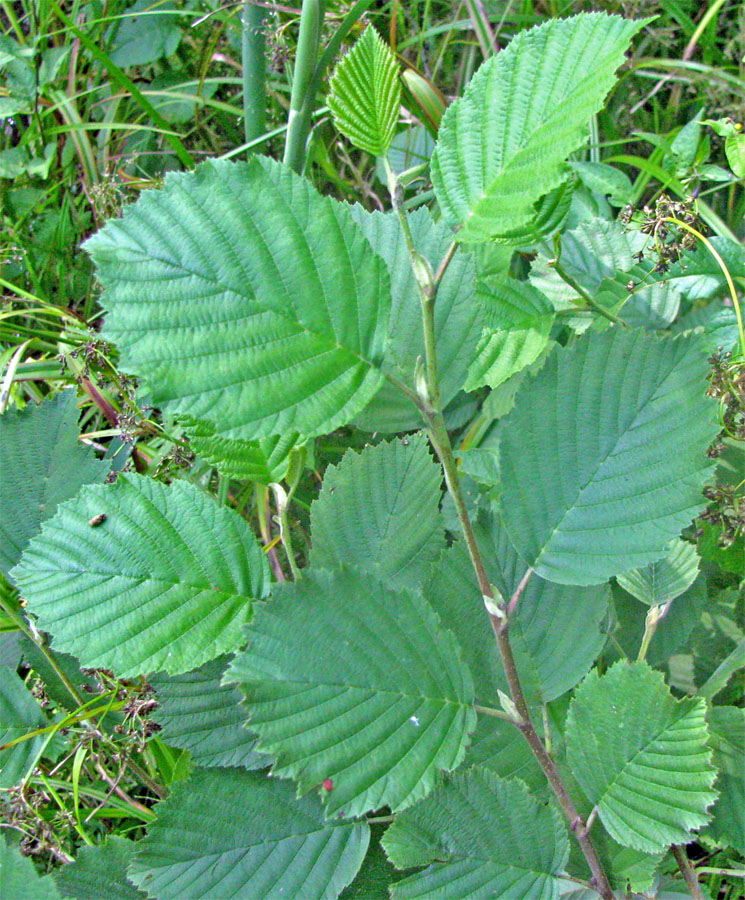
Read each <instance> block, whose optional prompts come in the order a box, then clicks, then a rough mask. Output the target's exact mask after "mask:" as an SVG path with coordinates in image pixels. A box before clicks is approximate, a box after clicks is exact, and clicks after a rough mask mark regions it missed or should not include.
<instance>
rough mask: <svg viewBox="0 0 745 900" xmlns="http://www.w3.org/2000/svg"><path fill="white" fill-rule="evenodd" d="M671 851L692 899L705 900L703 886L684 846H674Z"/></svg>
mask: <svg viewBox="0 0 745 900" xmlns="http://www.w3.org/2000/svg"><path fill="white" fill-rule="evenodd" d="M670 849H671V850H672V852H673V856H674V857H675V862H677V864H678V868H679V869H680V874H681V875H682V876H683V878H684V879H685V883H686V887H687V888H688V890H689V891H690V892H691V897H693V900H704V895H703V894H702V893H701V885H700V884H699V883H698V877H697V876H696V873H695V871H694V870H693V866H692V865H691V861H690V859H688V854H687V853H686V851H685V847H684V846H683V845H682V844H673V845H672V847H671V848H670Z"/></svg>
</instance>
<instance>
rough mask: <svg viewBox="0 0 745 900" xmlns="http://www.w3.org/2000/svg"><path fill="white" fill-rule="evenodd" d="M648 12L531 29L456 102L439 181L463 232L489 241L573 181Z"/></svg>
mask: <svg viewBox="0 0 745 900" xmlns="http://www.w3.org/2000/svg"><path fill="white" fill-rule="evenodd" d="M644 24H645V22H644V20H640V21H636V22H627V21H624V20H623V19H621V18H620V17H618V16H606V15H603V14H597V13H589V14H582V15H578V16H573V17H571V18H569V19H553V20H551V21H549V22H546V23H545V24H543V25H540V26H538V27H537V28H531V29H529V30H528V31H524V32H521V33H520V34H518V35H517V37H515V38H513V40H512V41H511V42H510V44H509V46H508V47H507V49H506V50H502V51H501V52H500V53H499V54H497V55H496V56H494V57H492V58H491V59H489V60H487V61H486V62H485V63H484V64H483V65H482V66H481V68H480V69H479V71H478V72H477V73H476V75H474V77H473V78H472V79H471V81H470V83H469V85H468V87H467V88H466V91H465V93H464V94H463V96H462V97H460V98H459V99H458V100H456V101H455V102H454V103H453V104H451V106H450V107H449V108H448V110H447V112H446V113H445V115H444V116H443V119H442V124H441V125H440V131H439V138H438V143H437V148H436V149H435V153H434V155H433V157H432V183H433V185H434V189H435V194H436V196H437V199H438V201H439V203H440V205H441V207H442V210H443V212H444V214H445V216H446V218H447V219H448V220H449V221H450V222H452V223H453V224H459V225H461V226H462V227H461V230H460V231H459V232H458V235H457V237H458V240H461V241H468V242H479V241H484V240H488V239H490V238H497V237H500V236H501V235H503V234H505V233H507V232H509V231H511V230H514V229H516V228H518V227H519V226H521V225H525V224H526V223H528V222H529V221H530V220H531V219H532V218H533V217H534V213H535V211H534V205H535V204H536V202H537V201H538V200H540V198H541V197H542V196H544V195H545V194H548V193H549V191H552V190H554V189H556V188H558V187H559V185H561V183H562V182H564V181H566V180H567V177H568V174H569V170H568V167H567V166H566V164H565V160H566V158H567V156H568V155H569V154H570V153H571V152H572V151H574V150H576V149H578V148H579V147H581V146H582V145H583V144H584V143H585V142H586V140H587V136H588V133H589V132H588V122H589V121H590V118H591V116H592V115H594V114H595V113H596V112H598V111H599V110H600V109H601V108H602V106H603V102H604V100H605V96H606V94H607V93H608V91H609V90H610V88H611V87H612V86H613V84H614V82H615V71H616V69H617V68H618V67H619V66H620V65H621V63H623V62H624V54H625V52H626V50H627V49H628V46H629V42H630V41H631V38H632V37H633V36H634V35H635V34H636V32H637V31H638V30H639V29H640V28H641V27H642V26H643V25H644Z"/></svg>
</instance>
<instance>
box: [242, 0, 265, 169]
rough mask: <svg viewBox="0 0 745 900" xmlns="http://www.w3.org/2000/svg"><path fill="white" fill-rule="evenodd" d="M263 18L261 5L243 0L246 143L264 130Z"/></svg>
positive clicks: (244, 123)
mask: <svg viewBox="0 0 745 900" xmlns="http://www.w3.org/2000/svg"><path fill="white" fill-rule="evenodd" d="M265 20H266V10H265V9H264V8H263V7H261V6H258V5H257V4H256V3H255V2H253V0H243V15H242V17H241V25H242V39H241V58H242V62H243V73H242V74H243V130H244V133H245V135H246V143H247V144H250V143H251V142H252V141H255V140H257V139H258V138H260V137H261V136H262V135H263V134H264V132H265V131H266V84H265V79H266V64H265V60H264V43H265V40H264V24H265ZM249 155H250V154H249Z"/></svg>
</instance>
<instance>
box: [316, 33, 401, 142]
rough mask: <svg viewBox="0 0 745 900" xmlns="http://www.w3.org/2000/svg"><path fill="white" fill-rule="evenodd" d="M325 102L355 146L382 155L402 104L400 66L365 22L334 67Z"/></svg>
mask: <svg viewBox="0 0 745 900" xmlns="http://www.w3.org/2000/svg"><path fill="white" fill-rule="evenodd" d="M329 87H330V93H329V95H328V99H327V103H328V107H329V109H330V110H331V113H332V115H333V117H334V123H335V124H336V127H337V128H338V129H339V131H341V133H342V134H343V135H345V136H346V137H348V138H349V140H350V141H351V142H352V143H353V144H354V146H355V147H359V149H360V150H365V151H366V152H367V153H372V155H373V156H385V155H386V153H387V152H388V149H389V148H390V146H391V142H392V141H393V134H394V131H395V128H396V122H397V121H398V111H399V107H400V106H401V82H400V80H399V67H398V63H397V62H396V57H395V56H394V55H393V51H392V50H391V49H390V47H388V46H387V45H386V44H384V43H383V41H382V40H381V38H380V35H379V34H378V32H377V31H376V30H375V29H374V28H373V27H372V26H371V25H368V26H367V28H366V29H365V31H364V33H363V35H362V37H361V38H360V39H359V40H358V41H357V43H356V44H355V45H354V47H352V49H351V50H350V51H349V53H347V54H346V56H344V57H343V58H342V60H341V62H340V63H339V65H338V66H337V67H336V71H335V72H334V74H333V76H332V77H331V82H330V85H329Z"/></svg>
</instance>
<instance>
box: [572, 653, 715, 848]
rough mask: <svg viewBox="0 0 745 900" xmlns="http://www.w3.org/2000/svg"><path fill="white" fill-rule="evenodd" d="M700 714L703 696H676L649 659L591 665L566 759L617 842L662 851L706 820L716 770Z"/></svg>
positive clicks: (579, 691) (703, 708) (575, 709)
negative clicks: (602, 672)
mask: <svg viewBox="0 0 745 900" xmlns="http://www.w3.org/2000/svg"><path fill="white" fill-rule="evenodd" d="M705 715H706V702H705V701H704V700H702V699H689V698H686V699H683V700H676V699H675V698H674V697H673V695H672V694H671V693H670V691H669V689H668V688H667V686H666V685H665V682H664V679H663V676H662V673H660V672H656V671H654V670H653V669H650V668H649V666H648V665H647V664H646V663H633V664H629V663H627V662H625V661H621V662H618V663H616V664H615V665H614V666H613V667H612V668H611V669H609V670H608V672H607V673H606V674H605V675H604V676H602V677H601V676H600V675H599V674H598V672H597V670H594V671H592V672H591V673H590V674H589V675H588V676H587V678H586V679H585V681H584V682H583V683H582V684H581V685H580V686H579V687H578V688H577V691H576V693H575V695H574V698H573V700H572V703H571V705H570V707H569V714H568V716H567V724H566V741H567V759H568V762H569V765H570V767H571V770H572V772H573V774H574V777H575V778H576V779H577V781H578V782H579V784H580V786H581V787H582V789H583V790H584V792H585V794H586V795H587V798H588V799H589V800H590V802H591V803H593V804H595V805H596V806H597V808H598V814H599V816H600V820H601V821H602V823H603V825H604V826H605V828H606V829H607V831H608V833H609V834H610V835H611V837H612V838H613V839H614V840H616V841H618V843H619V844H623V845H624V846H627V847H635V848H636V849H637V850H642V851H643V852H645V853H659V852H662V851H664V850H665V849H666V848H667V847H668V846H669V845H670V844H685V843H687V842H688V841H689V840H690V838H691V833H692V832H693V831H695V830H696V829H698V828H701V827H702V826H703V825H705V824H706V823H707V822H708V821H709V819H710V818H711V814H710V812H709V807H710V806H711V805H712V803H713V802H714V800H715V799H716V792H715V791H714V790H713V784H714V780H715V778H716V774H717V773H716V769H715V768H714V766H713V765H712V762H711V750H710V749H709V747H708V745H707V740H708V737H709V733H708V730H707V727H706V721H705Z"/></svg>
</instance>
